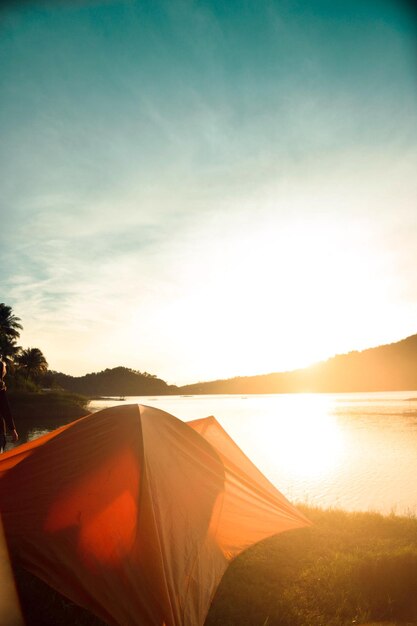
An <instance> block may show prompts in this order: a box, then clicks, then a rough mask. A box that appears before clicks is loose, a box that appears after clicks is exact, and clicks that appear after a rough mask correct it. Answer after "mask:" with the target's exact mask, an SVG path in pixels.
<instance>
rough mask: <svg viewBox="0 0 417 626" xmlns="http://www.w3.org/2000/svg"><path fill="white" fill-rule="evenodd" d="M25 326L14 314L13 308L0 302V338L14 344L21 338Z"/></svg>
mask: <svg viewBox="0 0 417 626" xmlns="http://www.w3.org/2000/svg"><path fill="white" fill-rule="evenodd" d="M21 330H23V326H22V325H21V324H20V318H19V317H16V315H14V314H13V313H12V307H11V306H8V305H7V304H4V302H0V337H6V338H7V339H10V340H11V341H12V342H13V341H16V339H18V338H19V337H20V332H19V331H21Z"/></svg>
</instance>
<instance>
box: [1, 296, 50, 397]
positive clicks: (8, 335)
mask: <svg viewBox="0 0 417 626" xmlns="http://www.w3.org/2000/svg"><path fill="white" fill-rule="evenodd" d="M22 330H23V326H22V324H21V319H20V318H19V317H17V316H16V315H15V314H14V313H13V310H12V307H11V306H8V305H7V304H5V303H4V302H1V303H0V356H1V358H2V360H3V361H4V362H5V363H6V365H7V368H8V372H9V377H8V382H9V386H10V387H12V388H16V389H21V388H23V389H25V388H26V389H30V388H32V389H33V387H37V386H39V385H40V384H42V382H43V381H44V380H45V377H46V376H47V372H48V362H47V360H46V358H45V356H44V354H43V353H42V351H41V350H40V349H39V348H22V346H19V345H18V343H17V342H18V340H19V338H20V331H22Z"/></svg>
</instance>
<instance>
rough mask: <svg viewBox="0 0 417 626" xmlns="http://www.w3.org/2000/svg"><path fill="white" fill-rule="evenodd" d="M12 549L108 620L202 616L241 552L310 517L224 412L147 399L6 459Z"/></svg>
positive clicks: (184, 624) (159, 625)
mask: <svg viewBox="0 0 417 626" xmlns="http://www.w3.org/2000/svg"><path fill="white" fill-rule="evenodd" d="M0 506H1V515H2V521H3V525H4V531H5V535H6V539H7V542H8V545H9V550H10V552H11V555H12V558H17V559H19V561H20V562H21V563H22V564H23V565H24V566H25V567H26V568H27V569H28V570H29V571H31V572H32V573H34V574H35V575H37V576H39V577H40V578H41V579H43V580H44V581H45V582H46V583H48V584H49V585H50V586H51V587H54V588H55V589H57V590H58V591H59V592H61V593H62V594H64V595H65V596H67V597H68V598H70V599H71V600H73V601H74V602H76V603H77V604H79V605H81V606H83V607H85V608H87V609H89V610H90V611H92V612H93V613H95V614H96V615H97V616H98V617H100V618H101V619H103V620H104V621H105V622H107V623H108V624H120V625H123V626H130V625H132V626H133V625H139V624H140V625H141V626H148V625H149V626H163V625H165V626H199V625H202V624H203V623H204V620H205V618H206V615H207V612H208V609H209V606H210V603H211V600H212V598H213V595H214V592H215V590H216V587H217V585H218V583H219V581H220V579H221V577H222V575H223V573H224V571H225V569H226V567H227V565H228V562H229V561H230V559H232V558H233V557H234V556H236V555H237V554H238V553H239V552H240V551H241V550H243V549H245V548H246V547H248V546H249V545H251V544H252V543H254V542H256V541H259V540H261V539H263V538H265V537H267V536H269V535H272V534H275V533H279V532H281V531H284V530H288V529H291V528H297V527H301V526H305V525H308V524H309V522H308V520H307V519H306V518H305V517H304V516H303V515H302V514H301V513H299V512H298V511H297V510H296V509H295V508H294V507H293V506H292V505H291V504H290V503H289V502H288V501H287V500H286V499H285V498H284V496H283V495H282V494H281V493H280V492H279V491H278V490H277V489H275V487H273V486H272V485H271V483H269V482H268V480H267V479H266V478H265V477H264V476H263V475H262V474H261V473H260V472H259V470H258V469H257V468H256V467H255V466H254V465H253V464H252V463H251V462H250V461H249V459H248V458H247V457H246V456H245V455H244V454H243V453H242V451H241V450H240V449H239V448H238V447H237V446H236V444H235V443H234V442H233V440H232V439H231V438H230V437H229V436H228V435H227V433H226V432H225V431H224V430H223V428H222V427H221V426H220V425H219V424H218V422H217V421H216V420H215V419H214V418H213V417H209V418H206V419H201V420H196V421H194V422H188V423H185V422H182V421H180V420H178V419H176V418H175V417H173V416H171V415H169V414H168V413H164V412H163V411H160V410H157V409H154V408H151V407H145V406H140V405H134V404H132V405H125V406H118V407H114V408H110V409H106V410H104V411H100V412H98V413H94V414H92V415H88V416H86V417H84V418H82V419H80V420H77V421H76V422H73V423H71V424H69V425H67V426H64V427H62V428H60V429H58V430H56V431H53V432H52V433H49V434H48V435H45V436H44V437H41V438H39V439H37V440H36V441H34V442H31V443H29V444H26V445H23V446H21V447H20V448H16V449H15V450H12V451H10V452H8V453H6V454H4V455H2V457H1V458H0Z"/></svg>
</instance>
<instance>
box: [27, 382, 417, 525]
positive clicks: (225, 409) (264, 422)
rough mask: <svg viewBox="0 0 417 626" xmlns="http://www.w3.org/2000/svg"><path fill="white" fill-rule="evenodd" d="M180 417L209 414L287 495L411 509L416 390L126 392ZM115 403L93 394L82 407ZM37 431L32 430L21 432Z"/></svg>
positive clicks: (415, 499)
mask: <svg viewBox="0 0 417 626" xmlns="http://www.w3.org/2000/svg"><path fill="white" fill-rule="evenodd" d="M126 402H127V403H136V402H137V403H140V404H146V405H149V406H154V407H157V408H160V409H162V410H164V411H168V412H169V413H172V414H173V415H175V416H176V417H178V418H180V419H182V420H185V421H187V420H190V419H195V418H200V417H206V416H208V415H214V416H215V417H216V419H217V420H218V421H219V422H220V423H221V425H222V426H223V427H224V428H225V429H226V430H227V432H228V433H229V434H230V435H231V436H232V437H233V438H234V440H235V441H236V443H237V444H238V445H239V446H240V447H241V449H242V450H243V451H244V452H245V453H246V454H247V455H248V456H249V457H250V458H251V460H252V461H253V462H254V463H255V464H256V465H258V467H259V468H260V469H261V470H262V471H263V472H264V474H265V475H266V476H267V477H268V478H269V479H270V480H271V481H272V482H273V483H274V484H275V485H276V486H277V487H278V489H279V490H280V491H281V492H282V493H284V495H286V496H287V497H288V498H289V499H290V500H292V501H293V502H299V501H303V502H308V503H309V504H313V505H318V506H321V507H328V506H336V507H341V508H344V509H347V510H362V511H368V510H374V511H380V512H383V513H390V512H391V511H393V512H395V513H398V514H401V513H414V514H417V478H416V477H417V391H409V392H383V393H367V394H363V393H352V394H280V395H255V396H247V397H246V396H235V395H233V396H228V395H223V396H220V395H218V396H212V395H210V396H191V397H184V396H159V397H137V398H136V397H130V398H127V399H126V401H125V402H123V404H125V403H126ZM117 404H122V402H120V400H119V399H117V398H115V399H114V400H100V401H93V402H92V403H91V405H90V407H89V408H90V410H92V411H96V410H99V409H101V408H105V407H108V406H114V405H117ZM39 434H41V431H40V430H34V431H32V432H31V433H30V435H29V438H30V439H32V438H34V437H35V436H39Z"/></svg>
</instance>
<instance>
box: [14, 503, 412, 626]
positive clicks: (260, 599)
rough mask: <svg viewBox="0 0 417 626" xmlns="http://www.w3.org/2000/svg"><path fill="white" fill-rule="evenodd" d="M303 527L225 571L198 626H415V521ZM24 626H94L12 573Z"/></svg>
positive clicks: (314, 515) (338, 515) (337, 516)
mask: <svg viewBox="0 0 417 626" xmlns="http://www.w3.org/2000/svg"><path fill="white" fill-rule="evenodd" d="M300 509H302V510H303V512H304V513H305V514H306V515H307V516H308V517H309V518H310V519H311V521H312V522H313V523H314V525H313V526H312V527H311V528H305V529H300V530H296V531H291V532H287V533H283V534H281V535H277V536H275V537H272V538H270V539H267V540H266V541H263V542H261V543H260V544H258V545H256V546H254V547H252V548H251V549H249V550H247V551H246V552H245V553H244V554H242V555H241V556H240V557H239V558H237V559H236V560H235V561H234V562H233V563H232V564H231V565H230V567H229V568H228V570H227V572H226V574H225V576H224V577H223V580H222V582H221V584H220V586H219V588H218V591H217V594H216V596H215V598H214V601H213V604H212V607H211V610H210V612H209V615H208V618H207V621H206V626H238V625H239V626H347V625H348V624H349V625H352V624H385V626H388V624H390V625H393V624H396V625H402V626H405V625H407V626H409V625H411V624H417V519H416V518H415V517H395V516H390V517H383V516H381V515H377V514H372V513H346V512H342V511H331V510H330V511H323V510H321V509H315V508H311V507H300ZM16 575H17V583H18V587H19V593H20V597H21V601H22V605H23V609H24V613H25V617H26V620H27V626H38V625H39V624H42V625H43V626H52V625H53V626H55V625H56V624H60V625H61V626H70V625H71V626H98V625H100V624H101V622H100V621H98V620H96V619H95V618H94V617H92V616H91V615H90V614H89V613H87V612H86V611H83V610H81V609H79V608H78V607H76V606H74V605H73V604H71V603H70V602H68V601H67V600H65V599H63V598H62V597H61V596H59V595H58V594H56V593H55V592H53V591H52V590H50V589H49V588H48V587H47V586H46V585H44V584H43V583H40V581H37V580H36V579H34V578H33V577H32V576H30V575H28V574H26V573H25V572H23V571H22V570H19V569H16Z"/></svg>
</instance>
